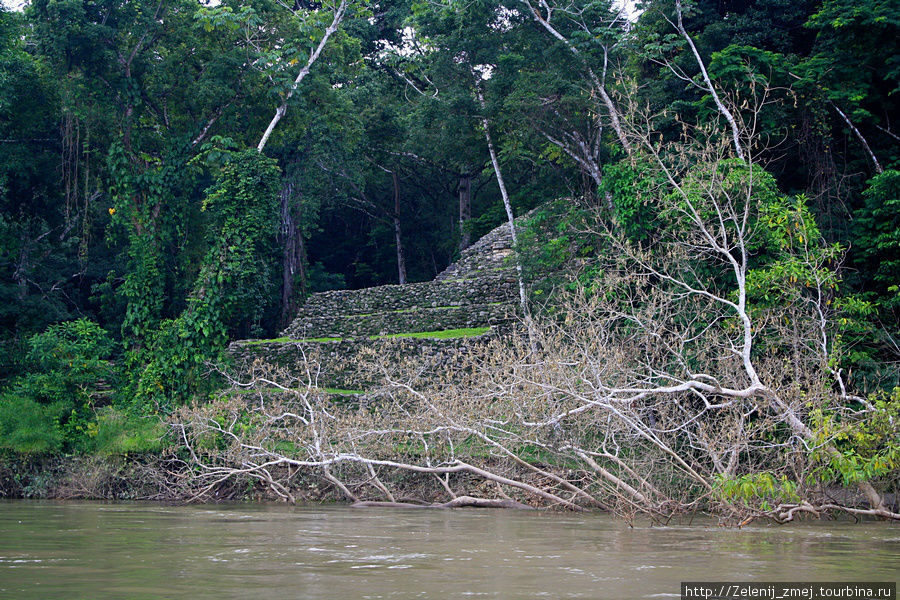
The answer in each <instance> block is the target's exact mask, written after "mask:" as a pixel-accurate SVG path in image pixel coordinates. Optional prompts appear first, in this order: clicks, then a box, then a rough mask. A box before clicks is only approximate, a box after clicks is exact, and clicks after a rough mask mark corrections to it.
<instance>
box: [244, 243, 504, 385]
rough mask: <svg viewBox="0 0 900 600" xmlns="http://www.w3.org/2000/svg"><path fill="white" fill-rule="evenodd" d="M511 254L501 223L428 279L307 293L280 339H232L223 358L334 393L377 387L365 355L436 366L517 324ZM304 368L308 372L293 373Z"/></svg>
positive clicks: (428, 366) (375, 377)
mask: <svg viewBox="0 0 900 600" xmlns="http://www.w3.org/2000/svg"><path fill="white" fill-rule="evenodd" d="M512 253H513V251H512V238H511V236H510V232H509V226H508V225H501V226H500V227H497V228H496V229H494V230H493V231H491V232H489V233H488V234H487V235H485V236H484V237H482V238H481V239H480V240H478V241H477V242H476V243H475V244H473V245H472V246H470V247H469V248H467V249H466V250H464V251H463V252H462V255H461V257H460V259H459V260H458V261H457V262H455V263H453V264H452V265H450V266H449V267H447V268H446V269H445V270H444V271H443V272H442V273H440V274H439V275H438V276H437V277H436V278H435V279H434V280H433V281H426V282H422V283H411V284H407V285H402V286H400V285H383V286H378V287H373V288H366V289H361V290H335V291H329V292H320V293H317V294H313V295H311V296H310V297H309V299H308V300H307V302H306V304H305V305H304V306H303V307H302V308H301V309H300V311H299V312H298V314H297V317H296V318H295V319H294V321H293V322H292V323H291V324H290V325H289V326H288V327H287V329H285V330H284V332H283V333H282V337H279V338H277V339H273V340H242V341H239V342H235V343H233V344H232V345H231V347H230V348H229V353H230V354H231V355H232V357H233V358H235V359H236V362H237V364H238V365H239V366H243V368H246V367H247V365H250V364H252V363H253V362H254V361H257V364H259V363H265V364H268V365H273V366H278V367H282V368H284V369H286V370H288V371H289V372H291V371H294V372H293V374H294V375H295V377H297V378H298V380H300V381H301V382H304V381H305V380H306V383H305V384H306V385H312V386H314V387H316V388H318V389H320V390H322V391H323V392H327V393H335V394H360V393H363V392H365V391H367V390H369V389H370V388H371V387H373V386H378V385H379V383H380V382H379V381H378V377H377V376H376V375H373V374H372V373H371V372H369V371H368V370H367V369H365V368H363V367H362V366H361V365H362V364H363V363H366V362H371V361H370V360H366V358H365V357H366V356H373V355H374V356H378V357H381V358H382V359H386V360H387V361H394V362H399V361H401V360H403V359H405V358H410V357H412V358H415V359H417V360H420V361H421V363H422V365H423V367H424V368H426V369H435V368H437V367H438V366H440V365H444V364H447V363H448V362H452V361H453V360H454V359H455V358H456V357H458V356H459V355H460V353H462V352H465V350H466V348H467V347H471V345H472V344H473V343H474V342H478V341H484V340H486V339H487V338H489V337H490V336H495V335H497V334H498V333H500V332H501V331H503V330H504V329H505V328H508V327H510V326H511V325H512V324H513V323H514V322H516V320H517V318H518V314H519V308H518V287H517V282H516V271H515V266H514V263H513V260H512ZM309 364H312V365H314V366H315V368H314V369H311V370H310V369H307V368H306V367H305V366H304V367H303V368H302V369H300V368H299V366H300V365H309ZM298 370H299V371H302V372H296V371H298Z"/></svg>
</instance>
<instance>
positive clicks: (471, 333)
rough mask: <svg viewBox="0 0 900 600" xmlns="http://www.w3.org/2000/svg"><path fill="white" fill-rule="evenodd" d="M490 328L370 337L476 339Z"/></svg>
mask: <svg viewBox="0 0 900 600" xmlns="http://www.w3.org/2000/svg"><path fill="white" fill-rule="evenodd" d="M490 330H491V328H490V327H466V328H463V329H444V330H442V331H419V332H414V333H392V334H390V335H370V336H369V339H370V340H384V339H394V338H426V339H431V340H448V339H454V338H465V337H475V336H476V335H482V334H484V333H487V332H488V331H490Z"/></svg>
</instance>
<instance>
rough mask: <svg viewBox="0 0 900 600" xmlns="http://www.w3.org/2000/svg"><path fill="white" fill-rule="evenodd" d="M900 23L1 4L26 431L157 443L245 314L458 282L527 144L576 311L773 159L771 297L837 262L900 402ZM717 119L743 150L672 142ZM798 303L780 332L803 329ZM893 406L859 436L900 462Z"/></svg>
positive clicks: (18, 452)
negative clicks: (624, 267)
mask: <svg viewBox="0 0 900 600" xmlns="http://www.w3.org/2000/svg"><path fill="white" fill-rule="evenodd" d="M898 45H900V6H898V4H897V2H896V1H895V0H863V1H859V0H855V1H850V0H790V1H788V0H695V1H692V2H672V1H671V0H647V1H645V2H640V3H638V5H637V6H631V5H629V6H628V7H627V10H624V11H623V10H622V9H621V7H619V6H617V5H616V4H615V3H611V2H609V1H607V0H602V1H591V0H572V1H560V2H557V1H555V0H546V1H544V0H538V1H531V0H467V1H466V2H457V1H455V0H441V1H438V2H433V1H429V2H422V1H419V0H378V1H373V2H364V1H361V0H344V1H338V0H324V1H321V2H306V1H303V0H296V1H295V2H293V3H284V2H281V1H275V0H252V1H250V2H236V1H232V0H224V1H222V2H216V3H204V2H200V3H197V2H191V1H189V0H152V1H145V0H136V1H130V0H31V2H28V3H26V4H25V5H24V6H20V7H18V8H15V9H13V8H12V7H7V8H5V9H3V10H0V452H2V453H4V456H6V457H19V458H21V457H23V456H24V457H35V456H49V455H56V454H79V453H100V454H103V453H111V454H116V453H120V454H123V453H129V452H130V453H134V452H153V451H155V450H157V449H158V448H159V447H160V446H161V444H162V442H161V441H160V436H161V432H162V430H163V428H162V426H161V425H160V417H165V416H166V415H169V414H171V413H172V411H173V410H175V409H177V408H178V407H179V406H182V405H184V404H185V403H186V402H187V401H188V400H189V399H191V398H197V397H204V395H205V394H208V393H209V392H210V390H212V389H213V388H215V386H216V381H215V380H214V379H212V378H210V377H209V376H208V368H207V362H208V361H210V360H216V359H218V358H220V356H221V353H222V351H223V350H224V348H225V347H226V346H227V344H228V342H229V341H230V340H234V339H240V338H247V337H255V338H264V337H275V336H276V335H277V332H278V331H280V330H281V329H282V328H283V327H284V326H285V325H286V324H287V323H288V322H290V320H291V318H292V316H293V314H294V313H295V311H296V309H297V307H298V306H299V305H300V304H302V302H303V299H304V298H305V297H306V296H307V295H308V294H310V293H313V292H316V291H323V290H328V289H339V288H361V287H367V286H373V285H380V284H387V283H406V282H415V281H425V280H429V279H431V278H433V277H434V276H435V275H436V274H437V273H438V272H440V271H441V270H442V269H443V268H444V267H446V266H447V265H448V264H449V263H450V262H452V261H453V260H454V258H455V257H456V256H458V253H459V251H460V250H461V249H463V248H465V247H466V246H467V245H468V244H470V243H472V242H473V241H474V240H476V239H477V238H478V237H479V236H480V235H481V234H483V233H485V232H486V231H488V230H490V229H491V228H493V227H495V226H497V225H498V224H500V223H502V222H504V221H505V219H506V212H505V210H504V204H503V201H502V200H503V199H502V198H501V193H500V189H499V187H498V185H497V171H498V170H502V174H503V177H504V179H505V183H506V188H507V189H508V191H509V201H510V204H511V207H512V209H513V212H514V213H515V214H516V215H517V216H518V215H522V214H524V213H526V212H528V211H531V210H532V209H535V208H537V207H540V208H537V210H536V211H535V212H534V213H532V216H531V218H530V221H529V223H530V225H529V227H527V228H526V230H525V231H523V233H522V240H521V243H522V245H523V246H526V247H528V249H529V250H528V251H527V252H522V253H520V254H521V256H522V260H523V262H524V263H525V264H524V266H525V272H526V273H540V274H541V275H540V279H539V280H538V279H535V280H534V281H532V282H531V285H530V292H531V293H532V301H533V302H534V305H535V307H537V308H538V310H539V311H540V310H544V311H546V312H548V313H549V314H554V304H553V299H552V297H553V296H554V294H555V293H556V292H557V291H558V290H560V289H578V290H580V291H581V293H586V294H587V295H591V294H600V295H603V294H604V293H607V292H608V288H605V287H604V286H608V285H610V283H609V281H610V276H609V273H610V271H609V269H608V268H605V267H603V266H602V263H603V261H602V260H601V261H599V262H598V261H596V260H595V258H596V257H598V256H601V257H602V256H603V254H604V253H607V254H609V253H611V252H619V250H616V249H615V248H613V247H612V246H610V245H609V243H608V242H605V241H604V239H605V238H604V237H603V236H601V235H599V233H600V232H607V233H609V232H612V233H613V234H614V235H615V236H617V239H620V240H623V243H628V244H630V247H635V248H641V249H643V251H647V252H651V253H652V252H653V249H654V248H656V247H658V245H659V244H661V243H663V242H665V241H666V240H668V239H670V238H671V237H678V236H680V235H682V234H683V235H682V237H683V238H684V239H687V238H690V235H692V234H690V233H689V232H688V230H689V229H690V227H691V223H689V222H686V221H685V216H684V215H685V214H686V213H685V210H684V206H685V205H689V206H694V204H691V200H690V199H691V198H694V197H695V196H696V197H699V196H700V195H702V194H703V193H704V190H706V189H707V188H706V187H705V186H707V183H706V182H708V181H713V180H715V181H718V182H720V183H721V185H722V190H724V191H723V192H722V193H723V194H725V196H728V194H729V193H731V192H734V191H735V190H737V188H740V187H741V186H743V185H744V183H745V181H746V180H747V179H748V178H755V179H756V180H757V182H756V183H755V184H754V192H753V197H752V199H751V200H752V202H753V203H754V206H753V209H752V210H751V211H749V212H748V214H751V216H752V219H753V223H752V224H751V225H752V229H753V230H754V231H755V232H757V235H756V237H755V238H754V240H753V241H752V242H748V243H749V244H750V245H749V246H748V249H749V251H750V253H749V256H751V259H750V260H751V261H752V264H751V265H750V267H751V270H750V272H749V275H748V281H747V292H746V293H747V296H748V298H749V302H750V303H751V304H752V305H753V309H752V310H755V311H760V313H757V314H761V312H762V311H765V310H766V307H770V306H776V305H779V304H781V305H784V304H785V303H790V302H795V301H797V302H799V301H800V300H797V299H799V298H805V297H806V296H802V294H800V293H799V292H798V293H797V294H795V295H791V293H792V292H791V289H793V288H791V287H790V285H786V284H785V282H789V284H791V285H792V284H794V283H796V282H801V283H802V282H806V285H807V287H809V288H810V289H811V288H812V284H811V283H810V282H811V281H815V282H817V285H818V288H817V289H819V290H823V289H824V290H827V295H828V298H827V299H825V298H820V299H821V300H822V302H821V306H825V305H826V302H827V306H829V307H835V310H836V312H835V316H836V321H835V322H836V323H837V326H836V327H837V329H835V330H834V331H832V330H829V335H828V336H827V342H826V344H827V345H828V348H827V349H826V352H825V355H827V356H828V361H829V362H828V366H827V369H828V372H829V373H833V374H836V377H837V380H838V383H835V384H834V385H835V386H838V385H839V386H840V387H841V389H842V391H844V388H846V390H847V391H849V392H852V393H853V394H858V395H859V396H860V397H863V398H868V399H869V400H866V402H867V403H870V405H871V406H879V407H881V408H880V409H879V410H881V411H882V412H884V414H895V413H896V411H897V394H896V393H893V392H892V390H893V389H894V388H895V387H896V386H898V385H900V382H898V369H900V287H898V286H900V144H898V142H900V129H898V128H897V121H898V120H900V111H898V104H900V47H898ZM298 74H299V75H298ZM273 115H275V118H274V119H273ZM733 121H736V122H733ZM267 125H268V126H269V127H268V128H267ZM273 127H274V128H273ZM486 127H487V128H488V130H489V132H490V134H491V136H492V138H493V144H494V145H495V146H496V151H497V155H498V164H497V165H496V167H495V166H494V165H492V162H491V156H490V153H489V147H488V144H487V143H486V141H485V128H486ZM264 133H265V135H264ZM269 134H271V137H269ZM688 138H690V140H693V142H694V143H695V145H697V144H699V145H700V146H703V147H704V148H710V147H716V148H717V147H721V148H724V149H725V150H724V151H723V152H722V153H721V154H720V155H718V157H717V158H715V160H711V159H710V156H711V154H710V152H711V151H707V152H706V153H705V154H702V153H699V151H698V154H697V155H693V156H694V158H696V156H700V154H702V157H701V158H702V160H703V161H706V162H705V163H693V162H690V161H692V160H693V159H692V158H691V157H692V155H691V154H690V152H689V151H685V153H684V154H683V155H682V156H683V160H682V161H681V163H679V162H678V161H677V160H673V157H672V156H671V155H670V156H666V153H667V152H670V153H671V152H672V150H671V149H672V148H675V147H676V146H673V145H672V144H675V143H676V142H677V143H679V144H681V143H684V142H685V140H687V139H688ZM675 158H677V157H675ZM659 165H675V166H674V167H672V170H669V171H667V170H666V169H665V168H663V169H660V168H659ZM750 165H752V166H750ZM748 169H749V170H748ZM753 169H757V171H753ZM762 169H765V171H763V170H762ZM757 172H758V173H760V174H756V173H757ZM666 173H670V174H674V175H673V177H674V179H671V180H666ZM729 182H730V183H729ZM729 186H730V187H729ZM664 189H668V190H669V191H667V192H661V191H660V190H664ZM673 190H676V191H677V193H678V194H681V193H683V194H685V196H684V198H685V199H686V200H684V201H682V200H677V199H673V198H674V197H673V196H672V194H675V192H674V191H673ZM729 190H731V192H729ZM661 193H665V194H668V195H667V196H666V197H665V198H662V197H660V194H661ZM692 194H693V195H692ZM560 198H569V199H571V200H558V199H560ZM554 200H555V202H553V203H550V204H548V202H549V201H554ZM751 200H748V201H751ZM679 202H680V204H679ZM685 202H686V203H687V204H685ZM665 206H668V207H669V208H663V207H665ZM698 206H702V203H699V204H698ZM714 209H715V210H718V209H719V205H715V206H714V207H712V208H710V207H707V209H702V208H701V209H700V210H701V212H702V210H708V211H710V212H709V214H713V212H714ZM692 210H693V209H692ZM701 216H702V217H703V218H704V219H705V218H706V217H707V216H708V215H706V214H704V215H701ZM698 219H699V218H698ZM698 222H700V221H699V220H698ZM722 228H723V236H725V233H724V232H725V230H726V229H727V227H726V225H724V224H723V225H722ZM679 232H680V233H679ZM801 254H802V259H801V258H798V256H801ZM676 258H678V257H676ZM673 260H674V259H673ZM704 268H706V267H704V266H703V265H700V266H697V267H690V269H696V272H695V273H694V274H693V275H691V277H696V278H698V279H702V278H709V277H712V278H713V279H714V278H715V277H717V276H718V275H716V274H715V273H710V272H704V271H703V269H704ZM692 272H693V271H692ZM547 273H551V274H550V275H548V274H547ZM657 276H658V277H659V278H661V279H662V280H665V277H664V276H663V275H661V274H657ZM605 289H606V290H607V292H605V291H604V290H605ZM729 297H730V296H729ZM733 298H734V302H736V303H737V302H738V300H737V297H736V296H735V297H733ZM817 306H818V305H817ZM830 322H831V321H829V323H830ZM776 325H777V324H771V323H768V324H767V325H766V328H765V329H763V330H759V331H754V332H753V333H754V335H756V336H758V338H759V339H758V340H757V347H758V348H762V350H760V352H769V351H770V349H771V348H778V347H780V346H781V345H790V344H791V343H793V344H794V346H795V347H796V345H797V343H798V342H797V340H796V338H791V336H792V335H793V336H798V335H800V336H801V337H802V335H801V334H802V333H803V332H802V331H801V333H798V328H794V329H792V330H791V328H790V327H786V326H783V327H782V326H776ZM799 329H800V330H803V331H805V328H804V327H800V328H799ZM788 330H791V331H788ZM815 335H816V334H815V333H812V334H810V336H812V337H810V338H803V339H801V340H800V342H799V343H800V344H805V343H810V344H813V343H817V342H816V339H815ZM873 410H874V409H873ZM885 411H887V412H885ZM820 419H826V416H821V415H820ZM893 422H894V421H893V420H891V421H890V423H893ZM885 423H887V422H886V421H884V422H882V421H879V422H878V423H875V424H870V425H868V426H867V428H863V429H862V430H860V431H856V432H852V433H846V434H842V435H847V436H848V438H847V439H850V438H851V437H853V436H856V438H855V439H857V441H858V442H859V444H858V448H859V450H858V451H857V450H854V451H853V452H855V453H856V454H853V453H850V454H847V455H846V456H850V457H851V458H852V457H853V456H856V457H857V458H859V457H861V456H863V455H866V456H877V457H880V458H879V459H878V460H880V461H882V462H879V463H878V465H879V466H878V467H877V468H876V467H871V468H872V469H873V470H878V469H881V470H880V471H879V472H878V474H879V475H880V474H883V473H884V472H886V471H890V470H892V469H897V468H898V464H897V460H898V459H897V454H898V451H897V448H898V446H900V441H898V440H897V437H896V436H897V429H896V426H893V429H892V428H891V427H889V426H887V425H886V424H885ZM879 427H880V428H881V429H879ZM867 436H868V437H867ZM867 444H868V445H867ZM867 452H868V454H866V453H867ZM848 460H849V459H848ZM854 460H857V459H856V458H854ZM859 461H863V458H859ZM882 463H883V464H882ZM842 465H844V463H841V462H840V461H837V462H835V463H834V464H833V465H832V466H833V468H835V469H840V468H843V467H842ZM844 466H846V465H844ZM862 468H863V467H859V469H862ZM866 468H868V467H866ZM847 469H850V467H847ZM873 472H874V471H873ZM847 477H848V478H850V479H852V478H853V477H854V476H853V475H847ZM848 481H849V479H848ZM739 483H740V482H738V484H739ZM757 483H758V482H757ZM738 484H735V483H734V482H733V481H731V482H729V483H728V485H731V486H732V487H734V486H735V485H738ZM757 487H758V486H757ZM723 489H731V488H727V486H725V487H724V488H723ZM747 489H749V490H750V491H747ZM755 489H757V488H754V487H753V486H750V487H749V488H748V487H747V486H745V487H744V488H740V486H739V485H738V487H735V488H734V490H732V492H731V493H733V494H738V495H739V494H740V493H747V494H752V493H754V492H753V490H755ZM742 490H743V491H742Z"/></svg>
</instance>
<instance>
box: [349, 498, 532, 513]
mask: <svg viewBox="0 0 900 600" xmlns="http://www.w3.org/2000/svg"><path fill="white" fill-rule="evenodd" d="M351 506H352V507H353V508H514V509H516V510H534V508H533V507H531V506H528V505H527V504H522V503H521V502H516V501H515V500H510V499H508V498H474V497H472V496H458V497H456V498H454V499H453V500H450V501H449V502H433V503H431V504H415V503H413V502H375V501H368V500H367V501H362V502H354V503H353V504H351Z"/></svg>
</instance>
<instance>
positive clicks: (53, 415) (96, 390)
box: [0, 319, 115, 455]
mask: <svg viewBox="0 0 900 600" xmlns="http://www.w3.org/2000/svg"><path fill="white" fill-rule="evenodd" d="M113 348H114V344H113V342H112V340H111V339H110V338H109V336H108V335H107V333H106V331H104V330H103V329H102V328H101V327H100V326H99V325H97V324H96V323H93V322H91V321H88V320H86V319H79V320H77V321H70V322H67V323H60V324H57V325H52V326H50V327H48V328H47V330H46V331H45V332H43V333H39V334H37V335H34V336H32V337H31V339H29V340H28V352H27V354H26V357H25V363H26V369H27V370H26V373H25V374H24V375H22V376H20V377H18V378H17V379H15V380H13V381H12V383H10V385H9V386H7V388H6V389H5V390H4V391H3V393H2V396H0V432H2V434H3V441H2V442H0V447H2V448H3V449H5V450H8V451H12V452H15V453H18V454H28V455H34V454H52V453H56V452H60V451H75V450H81V449H84V447H85V446H86V444H87V441H88V437H89V434H90V423H91V421H92V420H93V418H94V408H95V407H96V406H97V405H101V404H104V403H106V402H108V392H107V389H108V387H109V386H110V385H112V384H113V383H114V381H115V368H114V366H113V364H112V363H111V362H110V361H109V357H110V355H111V354H112V352H113Z"/></svg>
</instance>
